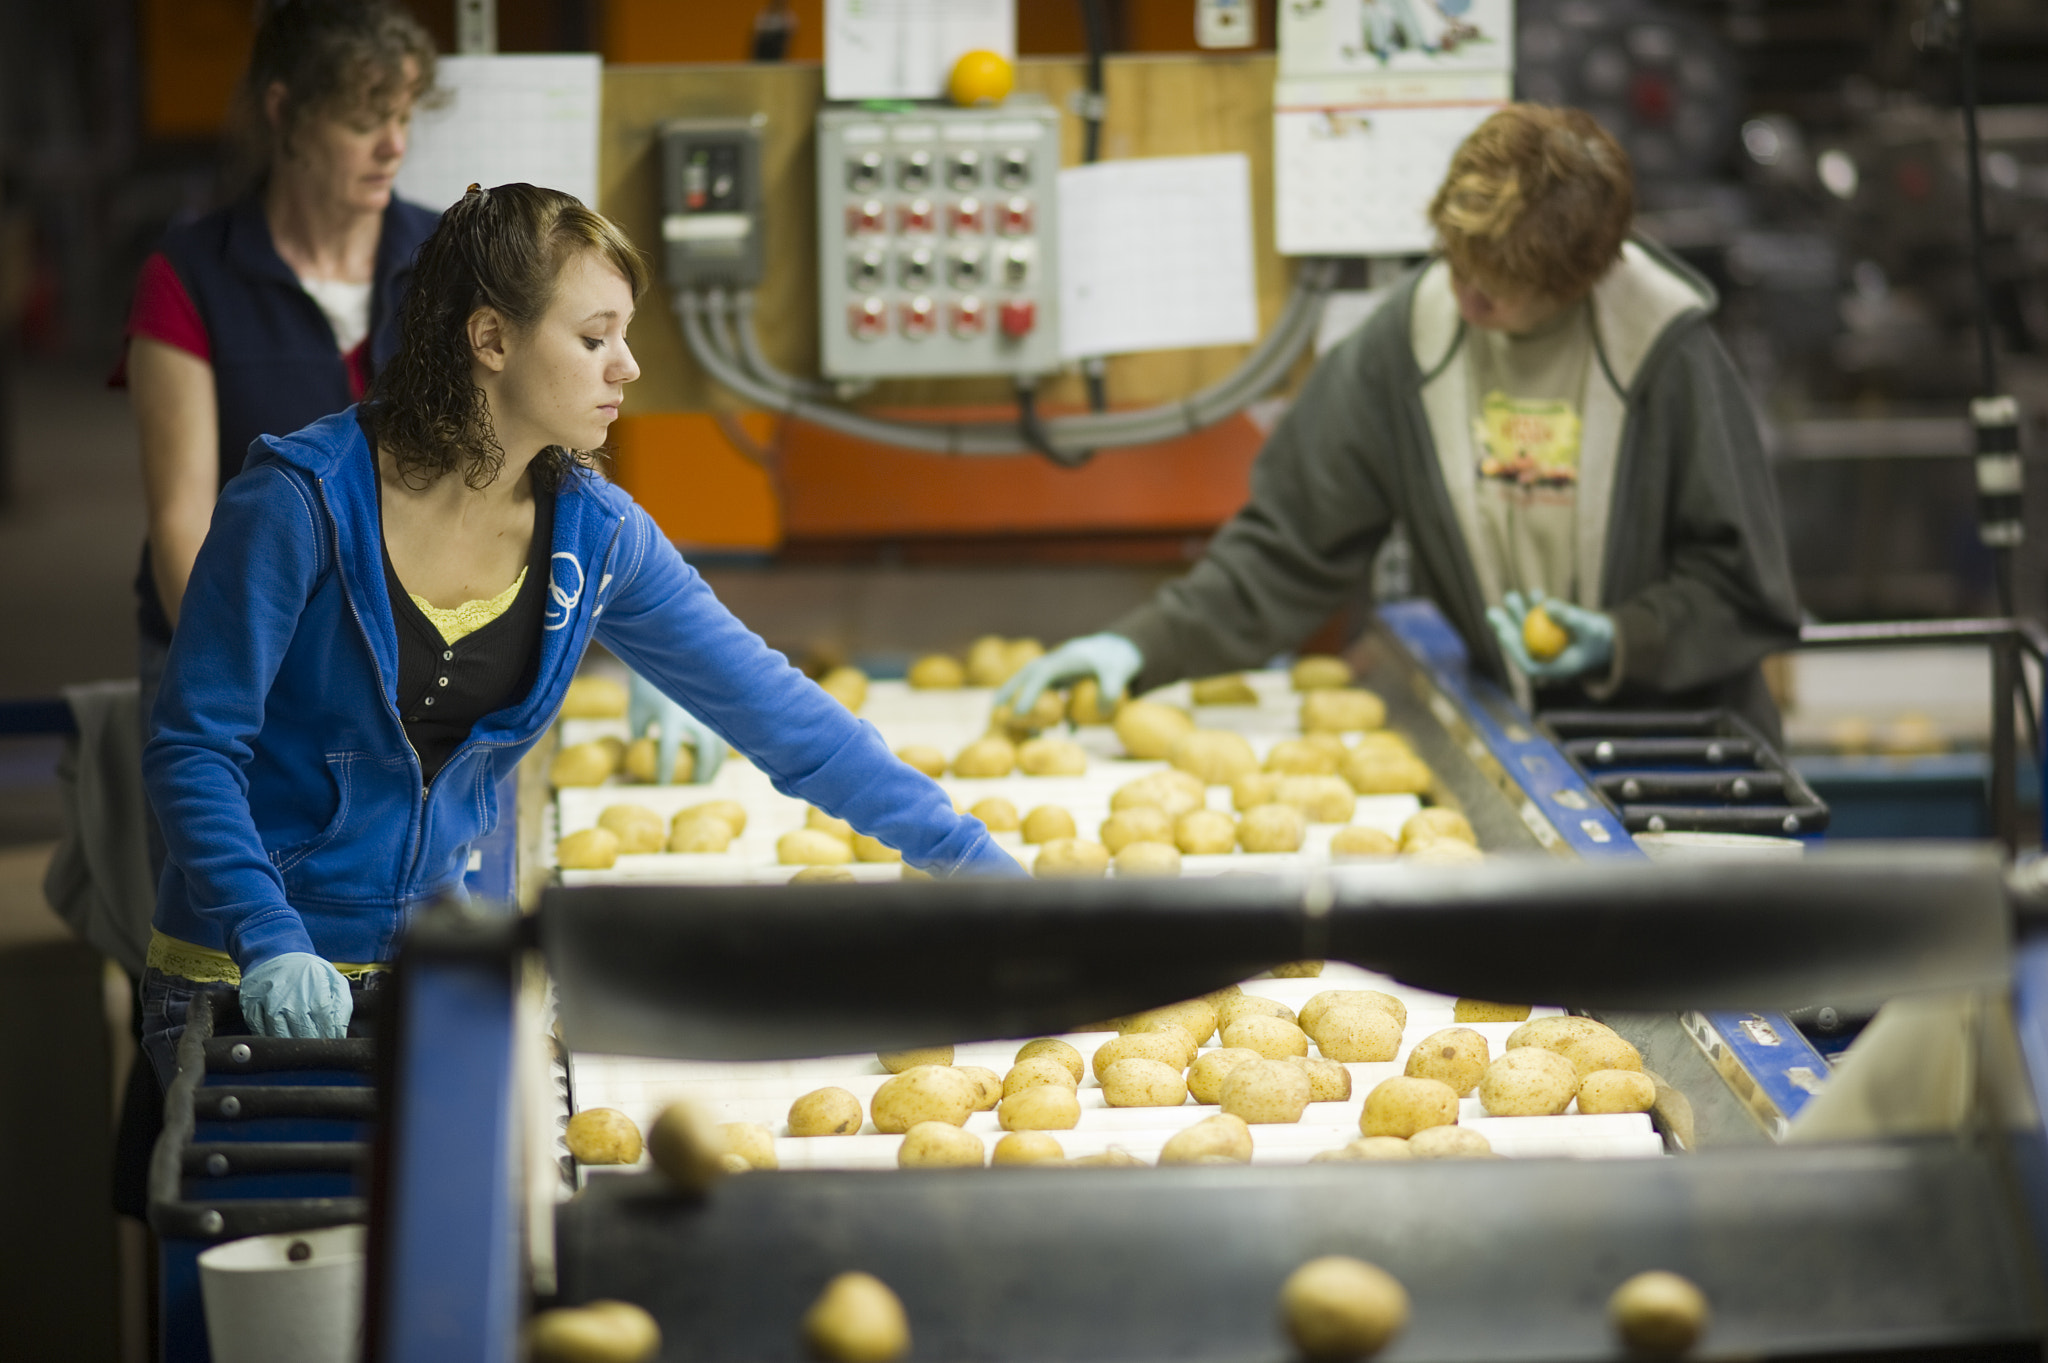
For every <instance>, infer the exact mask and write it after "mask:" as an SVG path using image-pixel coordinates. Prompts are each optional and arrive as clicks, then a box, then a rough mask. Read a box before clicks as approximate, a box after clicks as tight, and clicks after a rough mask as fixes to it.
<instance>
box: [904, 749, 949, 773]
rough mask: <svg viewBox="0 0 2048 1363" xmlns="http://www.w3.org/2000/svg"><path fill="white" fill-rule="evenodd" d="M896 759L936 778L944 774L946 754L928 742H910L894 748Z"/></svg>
mask: <svg viewBox="0 0 2048 1363" xmlns="http://www.w3.org/2000/svg"><path fill="white" fill-rule="evenodd" d="M896 760H897V761H899V762H901V763H903V764H904V765H905V766H907V767H912V768H914V769H916V770H918V771H921V772H923V773H924V774H925V775H926V776H929V777H932V778H933V779H934V780H936V779H937V778H938V777H941V776H944V775H945V774H946V754H944V753H943V752H940V751H939V750H938V749H937V748H934V747H933V746H932V745H931V744H929V743H912V744H910V745H909V746H907V747H902V748H898V749H897V750H896Z"/></svg>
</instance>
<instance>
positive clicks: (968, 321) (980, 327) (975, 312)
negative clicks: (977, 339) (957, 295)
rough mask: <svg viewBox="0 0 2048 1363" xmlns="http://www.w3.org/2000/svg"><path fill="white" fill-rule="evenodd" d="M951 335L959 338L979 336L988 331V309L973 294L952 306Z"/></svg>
mask: <svg viewBox="0 0 2048 1363" xmlns="http://www.w3.org/2000/svg"><path fill="white" fill-rule="evenodd" d="M952 327H953V334H954V335H955V336H959V337H963V338H964V337H968V336H979V335H981V333H982V332H984V331H986V330H988V309H987V308H985V307H983V306H982V303H981V300H980V299H979V298H976V297H975V296H974V295H973V294H968V295H967V296H966V297H965V298H961V299H958V300H956V301H955V302H954V304H953V322H952Z"/></svg>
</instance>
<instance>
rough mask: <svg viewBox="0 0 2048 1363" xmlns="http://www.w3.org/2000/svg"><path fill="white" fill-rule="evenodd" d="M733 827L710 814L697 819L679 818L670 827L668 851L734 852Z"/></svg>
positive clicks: (701, 815) (699, 816)
mask: <svg viewBox="0 0 2048 1363" xmlns="http://www.w3.org/2000/svg"><path fill="white" fill-rule="evenodd" d="M732 839H733V832H732V825H731V824H729V823H727V822H726V821H725V820H723V819H715V818H713V817H712V816H710V815H709V814H700V815H698V816H697V817H695V818H691V819H685V818H680V817H679V818H677V819H676V821H675V822H674V823H672V824H670V825H669V830H668V850H669V851H671V852H728V851H731V850H732Z"/></svg>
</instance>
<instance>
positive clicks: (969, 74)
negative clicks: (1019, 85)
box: [946, 47, 1016, 108]
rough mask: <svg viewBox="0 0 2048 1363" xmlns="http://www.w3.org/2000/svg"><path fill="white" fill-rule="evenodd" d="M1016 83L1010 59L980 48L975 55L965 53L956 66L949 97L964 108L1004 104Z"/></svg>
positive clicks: (949, 87) (949, 84) (947, 84)
mask: <svg viewBox="0 0 2048 1363" xmlns="http://www.w3.org/2000/svg"><path fill="white" fill-rule="evenodd" d="M1015 82H1016V72H1015V71H1014V70H1012V69H1011V66H1010V62H1009V59H1008V58H1006V57H1004V56H1003V55H1002V54H1001V53H998V52H990V51H989V50H988V49H987V48H980V47H978V48H976V49H974V50H973V51H972V52H963V53H961V54H960V60H959V61H956V62H954V63H953V75H952V78H951V79H949V80H948V81H947V82H946V95H947V97H948V98H950V99H951V100H952V101H953V102H954V103H955V104H958V105H960V106H962V107H963V108H966V107H971V106H973V105H976V104H1001V103H1002V102H1003V100H1004V99H1006V98H1008V96H1009V93H1010V87H1011V86H1012V85H1013V84H1014V83H1015Z"/></svg>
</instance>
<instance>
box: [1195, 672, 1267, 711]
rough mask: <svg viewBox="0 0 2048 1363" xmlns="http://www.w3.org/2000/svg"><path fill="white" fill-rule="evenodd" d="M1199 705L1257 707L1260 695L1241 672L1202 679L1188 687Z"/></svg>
mask: <svg viewBox="0 0 2048 1363" xmlns="http://www.w3.org/2000/svg"><path fill="white" fill-rule="evenodd" d="M1188 691H1189V693H1190V694H1191V695H1192V696H1193V698H1194V702H1195V704H1197V705H1257V704H1258V703H1259V693H1258V692H1256V691H1254V690H1252V684H1251V683H1250V682H1248V681H1246V680H1245V679H1244V674H1243V673H1240V672H1228V673H1225V674H1224V675H1223V676H1220V677H1202V678H1199V679H1197V680H1196V681H1195V682H1193V683H1192V684H1191V685H1190V686H1189V687H1188Z"/></svg>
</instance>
